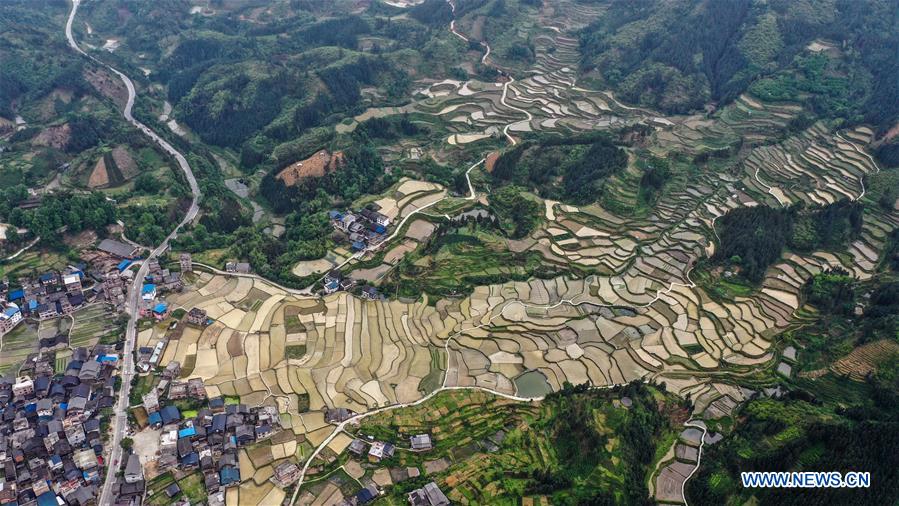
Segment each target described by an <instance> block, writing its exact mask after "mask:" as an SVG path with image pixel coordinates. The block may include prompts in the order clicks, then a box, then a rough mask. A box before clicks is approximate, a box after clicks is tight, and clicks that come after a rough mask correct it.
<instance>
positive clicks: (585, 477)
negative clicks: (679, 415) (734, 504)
mask: <svg viewBox="0 0 899 506" xmlns="http://www.w3.org/2000/svg"><path fill="white" fill-rule="evenodd" d="M617 397H628V398H630V399H631V400H632V401H633V404H632V405H631V407H630V408H628V409H627V410H615V409H612V407H611V406H610V403H611V400H612V399H613V398H617ZM544 402H545V403H546V405H547V409H549V410H551V411H552V412H553V413H555V416H553V417H552V418H551V419H549V420H546V421H545V422H543V423H540V424H539V425H536V426H534V427H533V430H534V431H535V432H537V433H540V434H546V436H547V437H548V438H549V441H550V444H551V447H552V450H553V451H554V453H555V457H556V458H557V459H558V465H559V467H558V468H557V469H553V470H552V471H549V470H548V471H546V472H537V473H535V474H534V475H533V476H532V482H531V483H530V484H529V485H528V486H527V490H526V493H527V494H545V495H548V496H549V497H550V498H551V502H552V504H566V505H575V504H597V505H599V504H610V505H611V504H622V505H642V504H647V503H648V501H649V499H648V497H649V490H648V489H647V487H646V479H645V476H646V472H647V467H648V466H649V464H650V462H651V461H652V459H653V457H654V456H655V454H656V445H657V444H658V442H659V439H660V437H661V435H662V434H663V432H665V431H666V430H670V423H671V422H670V419H669V418H668V415H669V413H666V412H665V411H664V410H663V407H664V406H665V404H664V403H660V402H659V398H658V396H657V394H654V392H653V390H652V389H651V388H650V387H648V386H646V385H645V384H644V383H642V382H633V383H629V384H628V385H625V386H623V387H616V388H615V389H613V390H612V391H611V394H610V392H609V391H600V390H591V389H589V388H588V387H587V386H586V385H579V386H572V385H570V384H568V383H566V384H564V385H563V388H562V390H560V391H558V392H555V393H552V394H550V395H548V396H547V398H546V400H545V401H544ZM668 408H676V405H674V406H668ZM612 438H614V439H616V441H615V443H610V441H611V439H612ZM609 448H615V456H614V457H612V455H611V454H610V452H609ZM612 469H614V472H613V471H612Z"/></svg>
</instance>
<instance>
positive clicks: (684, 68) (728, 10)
mask: <svg viewBox="0 0 899 506" xmlns="http://www.w3.org/2000/svg"><path fill="white" fill-rule="evenodd" d="M592 3H595V4H600V5H602V6H604V7H605V10H604V12H603V15H602V16H601V17H600V19H598V20H597V21H595V22H594V23H592V24H591V25H590V26H588V27H587V28H585V29H583V30H582V31H581V33H580V47H581V50H582V52H583V61H582V67H583V68H582V70H583V71H584V72H585V73H587V74H588V75H589V76H590V77H593V78H595V79H597V80H599V81H600V82H602V83H603V84H606V85H608V86H611V87H613V88H614V89H615V90H617V91H618V93H619V94H620V96H621V98H622V99H624V100H626V101H629V102H633V103H638V104H642V105H647V106H651V107H654V108H658V109H659V110H661V111H663V112H666V113H686V112H689V111H693V110H698V109H701V108H702V107H703V106H704V105H705V104H706V103H708V102H717V103H726V102H729V101H731V100H733V99H734V98H735V97H737V96H738V95H739V94H741V93H743V92H744V91H746V90H750V91H752V92H753V93H755V94H757V95H758V96H760V97H761V98H764V99H771V100H788V101H795V100H805V101H807V102H808V104H809V105H810V107H811V108H812V109H813V110H814V111H815V112H816V113H817V114H818V115H820V116H822V117H840V118H845V119H847V120H848V121H849V122H850V123H852V122H862V121H864V122H868V123H872V124H875V125H877V127H878V128H879V129H881V131H885V130H886V129H888V128H889V127H891V126H892V125H893V124H895V121H896V119H897V117H899V82H897V79H896V75H899V58H897V55H896V48H897V47H899V23H897V21H896V13H897V4H896V2H895V1H893V0H866V1H847V0H822V1H792V0H775V1H753V0H735V1H726V2H720V1H708V0H675V1H671V2H655V1H640V2H634V1H630V0H625V1H617V0H593V2H592ZM810 53H811V54H810Z"/></svg>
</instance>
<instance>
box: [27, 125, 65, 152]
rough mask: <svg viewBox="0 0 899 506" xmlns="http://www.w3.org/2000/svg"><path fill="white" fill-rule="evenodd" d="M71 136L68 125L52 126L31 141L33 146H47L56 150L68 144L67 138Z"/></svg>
mask: <svg viewBox="0 0 899 506" xmlns="http://www.w3.org/2000/svg"><path fill="white" fill-rule="evenodd" d="M71 135H72V127H70V126H69V124H68V123H66V124H65V125H59V126H52V127H49V128H46V129H44V131H43V132H41V133H39V134H37V137H35V138H34V140H33V141H31V143H32V144H34V145H35V146H47V147H51V148H56V149H63V148H64V147H66V144H68V143H69V137H71Z"/></svg>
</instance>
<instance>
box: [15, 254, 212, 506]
mask: <svg viewBox="0 0 899 506" xmlns="http://www.w3.org/2000/svg"><path fill="white" fill-rule="evenodd" d="M140 253H141V252H140V249H139V248H138V247H135V246H132V245H129V244H126V243H123V242H120V241H117V240H114V239H104V240H102V241H101V242H100V243H99V244H98V245H97V247H96V248H95V249H92V250H89V251H85V252H83V253H82V255H81V260H84V262H79V263H76V264H74V265H70V266H68V267H67V268H65V269H63V270H61V271H47V272H44V273H41V274H39V275H36V276H34V277H19V278H18V279H15V280H10V279H4V280H3V281H2V284H0V303H2V313H0V337H13V334H15V333H17V332H19V329H20V328H21V327H22V326H34V325H37V327H38V328H46V329H49V330H50V331H51V332H53V329H58V328H61V327H58V326H57V325H58V324H57V323H56V322H59V321H64V320H65V319H71V321H72V322H73V323H74V322H76V318H75V315H77V314H78V312H79V311H87V310H88V308H96V310H92V311H94V313H92V314H95V315H96V317H98V318H100V319H102V320H104V321H107V322H109V323H106V324H104V325H101V326H99V330H98V332H103V333H105V335H104V336H103V337H101V338H100V339H99V341H98V340H97V339H96V338H94V339H89V340H87V341H86V342H87V343H88V345H87V346H81V345H77V344H76V343H75V339H74V338H73V333H72V328H73V327H72V326H71V325H70V326H69V331H68V332H59V333H56V334H55V335H54V334H46V337H41V338H40V339H39V342H37V343H34V348H36V350H35V351H36V352H31V353H28V354H27V355H26V356H22V357H21V360H18V361H13V362H9V363H8V364H7V361H9V360H16V359H17V358H19V356H18V355H17V354H16V352H15V350H12V349H10V347H9V346H10V343H12V344H15V343H16V342H17V341H16V340H10V339H4V341H3V342H4V345H5V346H7V349H6V353H4V355H7V354H8V355H9V356H8V357H4V364H5V365H6V366H7V367H10V368H11V369H7V374H6V375H4V376H0V465H2V466H3V474H2V478H3V479H2V480H0V504H38V505H40V506H50V505H54V506H55V505H57V504H61V502H60V501H63V500H64V501H66V502H67V503H68V504H73V505H79V506H81V505H89V504H96V501H97V495H98V487H99V486H100V485H101V481H102V477H103V474H104V472H105V469H104V468H105V467H106V466H108V465H114V466H115V465H119V464H120V463H119V462H112V463H110V462H106V460H105V459H106V457H107V456H108V454H109V448H107V447H105V444H106V441H107V440H108V426H109V417H110V415H111V411H112V407H113V405H114V400H115V395H116V392H117V391H118V390H119V388H120V387H121V384H120V382H121V377H120V376H119V374H120V371H119V364H120V359H121V350H122V344H123V343H122V340H121V339H122V327H121V326H120V324H116V323H115V321H116V318H117V317H118V315H120V314H121V313H122V310H123V309H124V306H125V301H126V299H127V295H128V294H127V292H128V289H129V286H131V283H132V281H133V279H134V275H135V270H133V269H131V267H132V266H136V265H138V264H139V262H141V261H142V260H141V259H140ZM148 267H149V271H148V272H149V274H148V275H147V276H146V278H145V279H144V280H143V281H144V283H143V284H142V290H141V307H140V311H141V317H142V318H144V319H146V320H149V321H156V320H157V319H159V318H162V317H164V316H165V315H166V314H167V313H168V307H167V304H166V303H165V302H164V300H163V299H161V297H162V296H163V295H164V294H165V293H169V292H173V291H180V290H181V289H182V288H183V284H182V281H181V273H180V272H171V271H170V270H169V269H165V268H162V267H161V266H160V265H159V262H158V261H156V260H155V259H154V260H151V261H150V262H149V265H148ZM181 267H182V268H186V270H187V271H190V269H191V261H190V257H189V255H188V256H186V257H183V258H182V259H181ZM194 316H196V313H194ZM201 323H202V322H201ZM24 335H26V336H27V335H29V334H27V333H26V334H24ZM38 335H39V336H40V335H44V333H39V334H38ZM8 341H9V342H8ZM82 342H83V341H82V340H80V339H79V340H78V343H79V344H80V343H82ZM26 344H27V343H26ZM150 358H151V357H147V361H149V359H150ZM148 369H149V367H148V366H146V365H145V366H144V370H148ZM129 463H131V462H129ZM128 469H129V471H131V472H130V473H126V480H125V482H124V483H123V484H122V488H123V491H124V493H123V495H122V497H120V499H119V502H120V503H122V504H128V498H129V497H138V496H141V495H142V494H143V488H142V485H140V484H139V483H138V481H137V480H134V479H132V478H133V475H134V473H135V469H136V470H137V471H138V472H139V471H140V469H139V466H138V468H135V467H134V465H133V464H132V465H131V466H130V467H129V468H128Z"/></svg>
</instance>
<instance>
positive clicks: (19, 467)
mask: <svg viewBox="0 0 899 506" xmlns="http://www.w3.org/2000/svg"><path fill="white" fill-rule="evenodd" d="M111 351H113V350H112V349H110V348H109V347H107V346H103V345H98V346H96V347H95V348H94V349H93V350H92V351H89V350H88V349H86V348H77V349H75V350H74V351H73V354H72V357H71V359H70V360H69V363H68V365H67V367H66V369H65V371H64V373H62V374H54V372H53V365H52V363H53V361H54V360H55V358H54V357H53V355H54V354H52V353H51V354H49V355H50V356H48V357H45V358H41V359H38V360H35V361H29V362H27V363H26V367H23V369H22V370H20V376H18V377H15V378H10V377H3V378H0V468H2V472H0V504H4V505H5V504H37V505H39V506H45V505H46V506H51V505H52V506H59V505H62V504H69V505H74V506H86V505H93V504H96V501H97V494H98V491H99V487H100V486H101V485H102V483H101V482H102V479H103V472H102V471H103V467H104V466H105V465H106V464H105V462H104V461H103V458H104V457H103V455H104V446H103V445H104V442H103V439H104V437H103V433H104V429H103V428H102V427H103V424H102V416H101V413H102V411H103V410H104V409H106V408H111V407H112V406H113V404H114V402H115V399H114V396H115V380H116V378H117V375H118V373H117V367H118V361H119V360H118V356H117V355H115V354H111V353H110V352H111Z"/></svg>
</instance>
